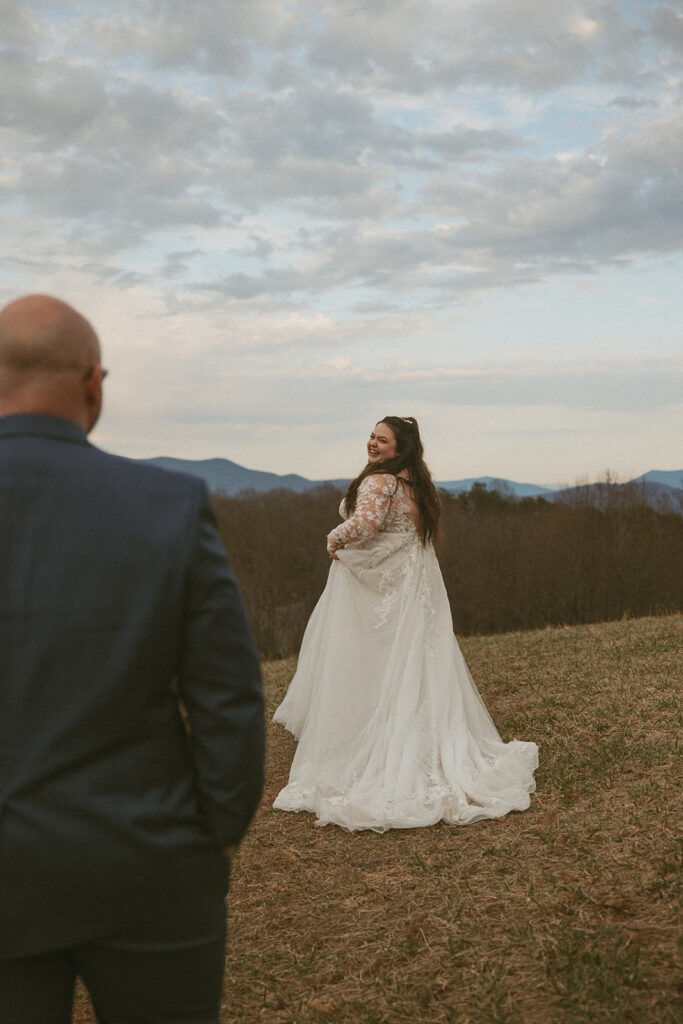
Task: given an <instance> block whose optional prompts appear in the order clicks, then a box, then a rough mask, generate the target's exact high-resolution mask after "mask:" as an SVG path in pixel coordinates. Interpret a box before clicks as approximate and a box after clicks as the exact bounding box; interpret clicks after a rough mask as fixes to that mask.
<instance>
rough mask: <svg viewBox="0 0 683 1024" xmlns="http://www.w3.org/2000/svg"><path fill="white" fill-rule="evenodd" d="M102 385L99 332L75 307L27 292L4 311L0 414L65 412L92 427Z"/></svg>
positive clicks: (0, 322) (0, 321)
mask: <svg viewBox="0 0 683 1024" xmlns="http://www.w3.org/2000/svg"><path fill="white" fill-rule="evenodd" d="M101 383H102V371H101V367H100V345H99V341H98V339H97V335H96V334H95V331H94V330H93V328H92V327H91V325H90V324H89V323H88V321H87V320H86V319H85V317H83V316H81V314H80V313H77V312H76V310H75V309H73V307H71V306H69V305H67V304H66V303H65V302H62V301H61V300H60V299H55V298H52V297H51V296H49V295H27V296H25V297H24V298H21V299H17V300H15V301H14V302H10V304H9V305H8V306H5V308H4V309H2V310H0V415H10V414H13V413H42V414H44V415H52V416H61V417H62V418H64V419H68V420H71V421H73V422H75V423H77V424H78V425H79V426H81V427H82V428H83V429H84V430H86V431H88V430H91V429H92V427H93V426H94V425H95V423H96V422H97V418H98V416H99V413H100V408H101V403H102V394H101Z"/></svg>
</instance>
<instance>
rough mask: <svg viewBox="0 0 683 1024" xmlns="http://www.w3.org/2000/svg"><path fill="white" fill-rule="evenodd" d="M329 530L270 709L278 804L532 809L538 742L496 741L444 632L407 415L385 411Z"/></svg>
mask: <svg viewBox="0 0 683 1024" xmlns="http://www.w3.org/2000/svg"><path fill="white" fill-rule="evenodd" d="M367 447H368V463H367V465H366V466H365V468H364V469H363V471H362V472H361V473H360V474H359V476H357V477H356V479H355V480H353V481H352V483H351V484H350V485H349V488H348V490H347V492H346V496H345V498H344V500H343V501H342V504H341V507H340V514H341V515H342V516H343V517H344V519H345V522H343V523H342V524H341V525H339V526H338V527H337V528H336V529H334V530H332V532H331V533H330V534H329V535H328V538H327V541H328V552H329V554H330V556H331V557H332V559H333V562H332V566H331V569H330V575H329V578H328V582H327V586H326V587H325V590H324V592H323V594H322V596H321V598H320V600H319V601H318V604H317V605H316V608H315V610H314V611H313V614H312V615H311V618H310V621H309V623H308V626H307V628H306V633H305V635H304V639H303V644H302V647H301V653H300V655H299V664H298V669H297V672H296V675H295V676H294V678H293V679H292V682H291V684H290V687H289V690H288V691H287V695H286V697H285V699H284V700H283V702H282V704H281V705H280V707H279V708H278V709H277V711H276V712H275V716H274V721H276V722H280V723H282V725H284V726H285V728H287V729H288V730H289V731H290V732H291V733H293V734H294V736H296V737H297V738H298V740H299V743H298V746H297V750H296V753H295V756H294V760H293V763H292V768H291V772H290V776H289V783H288V785H287V786H285V788H284V789H283V790H281V792H280V793H279V795H278V797H277V799H276V800H275V803H274V805H273V806H274V807H276V808H277V809H279V810H283V811H312V812H313V813H314V814H316V815H317V821H316V824H318V825H327V824H328V823H330V822H333V823H335V824H337V825H340V826H341V827H342V828H344V829H348V830H349V831H352V832H353V831H356V830H358V829H373V830H375V831H376V832H384V831H386V830H387V829H390V828H416V827H418V826H423V825H433V824H435V823H436V822H438V821H441V820H443V821H445V822H448V823H450V824H456V825H464V824H467V823H469V822H472V821H478V820H479V819H481V818H498V817H500V816H501V815H503V814H507V813H508V811H512V810H518V811H521V810H524V809H525V808H526V807H528V806H529V799H530V797H529V794H530V793H532V792H533V791H534V789H535V783H534V777H533V773H534V771H535V769H536V767H537V766H538V748H537V747H536V744H535V743H527V742H521V741H519V740H513V741H512V742H510V743H503V741H502V740H501V738H500V736H499V734H498V732H497V730H496V727H495V725H494V724H493V721H492V720H491V717H490V715H489V713H488V711H487V710H486V707H485V706H484V704H483V702H482V700H481V697H480V696H479V692H478V690H477V688H476V686H475V684H474V681H473V680H472V677H471V675H470V673H469V670H468V668H467V665H466V664H465V661H464V659H463V656H462V654H461V652H460V648H459V647H458V643H457V641H456V639H455V636H454V635H453V624H452V619H451V613H450V607H449V604H448V597H447V595H446V590H445V587H444V583H443V579H442V576H441V571H440V569H439V565H438V562H437V560H436V555H435V553H434V547H433V544H432V541H433V539H434V538H435V536H436V533H437V530H438V521H439V511H440V506H439V499H438V495H437V493H436V490H435V488H434V485H433V483H432V480H431V476H430V474H429V470H428V469H427V467H426V465H425V463H424V460H423V448H422V443H421V441H420V434H419V430H418V425H417V421H416V420H414V419H413V418H412V417H400V416H385V417H384V419H383V420H381V421H380V422H379V423H378V424H377V426H376V427H375V429H374V430H373V431H372V433H371V434H370V439H369V441H368V446H367Z"/></svg>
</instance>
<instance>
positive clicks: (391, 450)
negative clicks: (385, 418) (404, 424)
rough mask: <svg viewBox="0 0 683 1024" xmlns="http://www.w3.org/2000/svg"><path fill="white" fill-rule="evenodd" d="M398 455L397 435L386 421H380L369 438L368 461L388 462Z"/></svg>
mask: <svg viewBox="0 0 683 1024" xmlns="http://www.w3.org/2000/svg"><path fill="white" fill-rule="evenodd" d="M395 457H396V435H395V434H394V432H393V430H392V429H391V427H389V426H387V424H386V423H378V424H377V426H376V427H375V429H374V430H373V431H372V433H371V434H370V437H369V439H368V462H370V463H379V462H387V461H388V460H389V459H393V458H395Z"/></svg>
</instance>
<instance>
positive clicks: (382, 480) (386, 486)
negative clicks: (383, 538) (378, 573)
mask: <svg viewBox="0 0 683 1024" xmlns="http://www.w3.org/2000/svg"><path fill="white" fill-rule="evenodd" d="M395 493H396V478H395V477H393V476H391V475H390V474H388V473H372V474H371V475H370V476H366V478H365V480H363V482H362V483H361V485H360V487H359V488H358V495H357V497H356V507H355V509H354V511H353V514H352V515H350V516H349V518H348V519H347V520H346V521H345V522H343V523H341V524H340V525H339V526H337V527H336V528H335V529H334V530H332V532H331V533H328V535H327V551H328V554H329V555H330V556H331V557H332V558H336V555H335V551H336V550H337V548H343V547H345V546H346V545H347V544H349V543H351V541H354V540H363V539H364V538H365V537H372V535H373V534H375V533H377V532H378V531H379V529H380V527H381V525H382V523H383V522H384V519H385V516H386V514H387V512H388V511H389V505H390V504H391V499H392V498H393V496H394V494H395Z"/></svg>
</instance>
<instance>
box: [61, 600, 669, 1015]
mask: <svg viewBox="0 0 683 1024" xmlns="http://www.w3.org/2000/svg"><path fill="white" fill-rule="evenodd" d="M462 647H463V651H464V653H465V656H466V658H467V660H468V662H469V664H470V667H471V669H472V671H473V674H474V676H475V679H477V680H478V683H479V685H480V689H481V691H482V695H483V696H484V699H485V700H486V703H487V705H488V707H489V709H490V711H491V713H492V715H493V717H494V720H495V721H496V723H497V725H498V727H499V729H500V731H501V733H502V734H503V736H504V738H512V737H513V736H517V737H519V738H520V739H534V740H536V741H537V742H538V744H539V747H540V754H541V768H540V770H539V772H538V774H537V781H538V793H537V794H536V796H535V797H534V798H533V800H532V806H531V809H530V810H529V811H527V812H525V813H524V814H511V815H509V816H508V817H506V818H504V819H502V820H500V821H497V822H480V823H477V824H474V825H469V826H466V827H464V828H458V827H449V826H443V825H441V826H435V827H434V828H429V829H418V830H410V831H393V832H388V833H385V834H384V835H377V834H375V833H356V834H353V835H351V834H348V833H345V832H343V831H341V830H340V829H337V828H335V827H334V826H328V827H326V828H322V829H321V828H316V827H315V826H314V824H313V817H312V816H311V815H308V814H300V815H293V814H284V813H280V812H274V811H272V810H271V807H270V804H271V802H272V800H273V798H274V796H275V794H276V793H277V791H278V789H279V788H280V787H281V786H282V785H284V784H285V782H286V779H287V774H288V770H289V763H290V761H291V757H292V753H293V749H294V741H293V740H292V738H291V737H290V736H289V734H287V733H286V732H285V731H284V730H283V729H282V728H280V727H272V728H271V738H270V748H269V765H268V780H267V791H266V796H265V799H264V802H263V805H262V807H261V809H260V811H259V813H258V815H257V817H256V820H255V822H254V825H253V827H252V829H251V831H250V833H249V835H248V837H247V839H246V840H245V842H244V844H243V846H242V849H241V851H240V853H239V856H238V859H237V861H236V864H235V870H234V873H233V884H232V893H231V898H230V931H231V938H230V947H229V952H228V962H227V978H226V988H225V1000H224V1011H223V1020H224V1021H225V1022H226V1024H237V1022H240V1024H242V1022H247V1024H251V1022H264V1024H295V1022H296V1024H321V1022H330V1021H332V1022H334V1021H343V1022H346V1021H348V1022H352V1024H380V1022H387V1024H393V1022H396V1024H398V1022H404V1021H407V1022H416V1024H417V1022H419V1024H441V1022H458V1024H504V1022H510V1024H556V1022H557V1024H580V1022H589V1021H590V1022H593V1021H595V1022H605V1024H607V1022H618V1024H621V1022H652V1024H668V1022H671V1024H673V1022H674V1021H677V1020H680V1017H679V1015H678V1014H679V1013H680V1003H679V1004H677V1003H676V973H675V954H676V923H677V918H676V912H677V909H678V904H677V902H676V900H677V895H678V890H677V886H678V885H679V883H680V848H679V847H677V838H679V837H680V831H679V829H678V826H679V825H680V817H679V816H677V814H678V812H679V811H680V805H679V804H678V803H677V801H678V800H679V792H680V759H679V749H678V732H679V729H680V724H681V706H680V699H679V698H680V694H679V691H680V684H681V675H682V663H683V657H682V654H683V616H681V615H677V616H669V617H665V618H648V619H639V620H627V621H622V622H612V623H606V624H600V625H590V626H578V627H567V628H556V629H548V630H541V631H537V632H531V633H511V634H506V635H498V636H490V637H472V638H469V639H467V640H465V641H463V643H462ZM293 668H294V662H293V661H292V660H289V661H281V662H275V663H271V664H269V665H266V666H265V676H266V684H267V691H268V699H269V706H270V709H271V711H272V709H273V708H274V707H275V706H276V704H277V703H278V701H279V700H280V699H281V697H282V695H283V694H284V692H285V689H286V687H287V684H288V682H289V679H290V678H291V675H292V672H293ZM677 833H678V834H677ZM91 1019H92V1018H91V1017H90V1015H89V1012H88V1010H87V1006H86V1003H85V1002H80V1003H79V1004H78V1008H77V1011H76V1016H75V1017H74V1021H79V1022H80V1024H85V1022H86V1021H89V1020H91Z"/></svg>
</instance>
